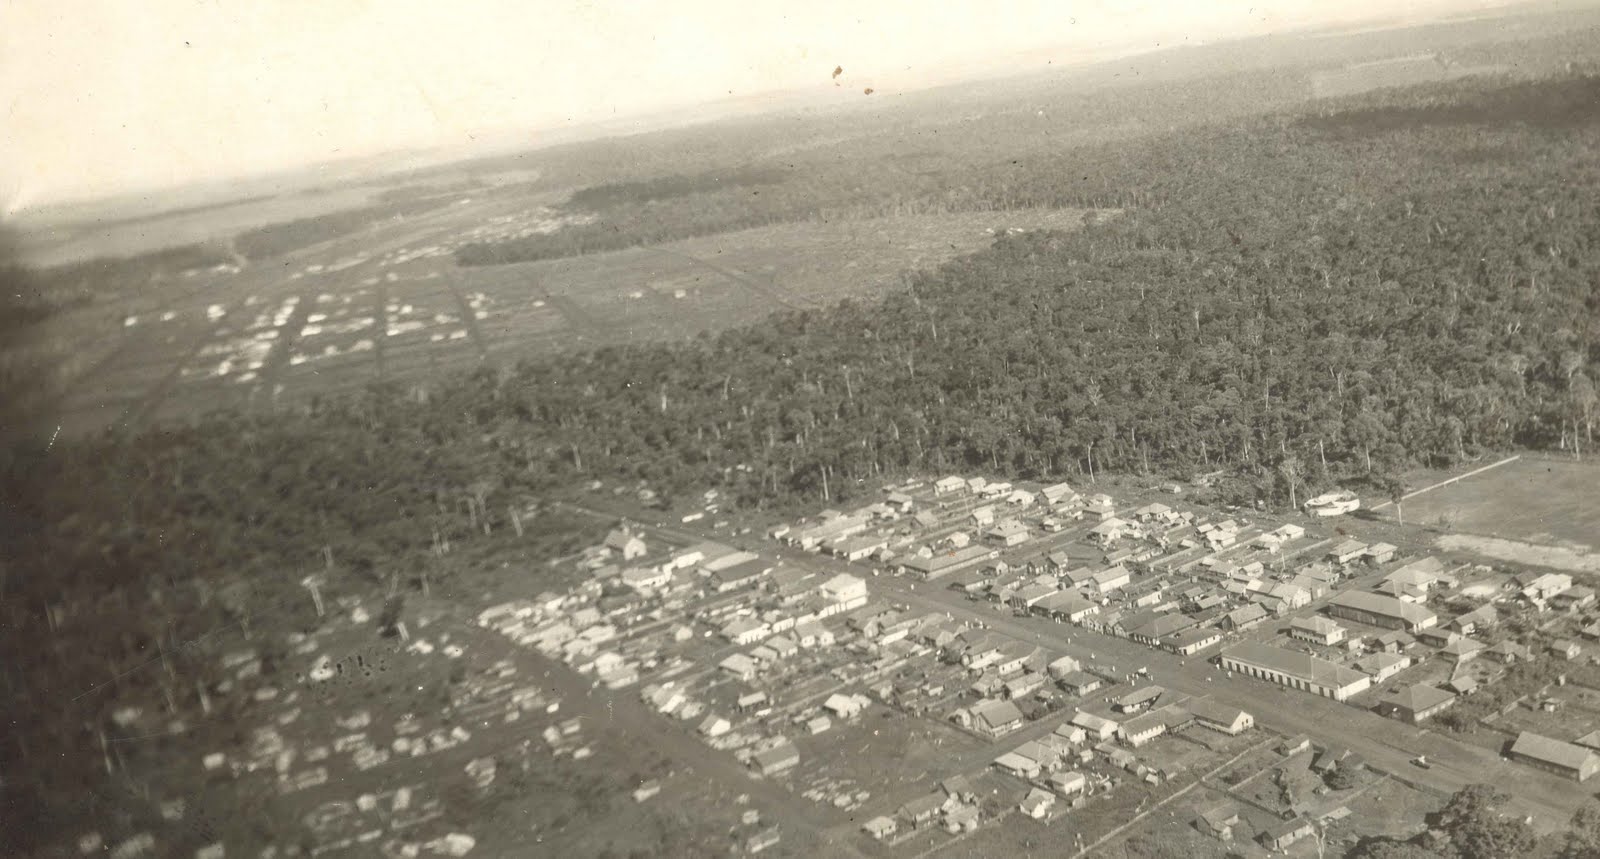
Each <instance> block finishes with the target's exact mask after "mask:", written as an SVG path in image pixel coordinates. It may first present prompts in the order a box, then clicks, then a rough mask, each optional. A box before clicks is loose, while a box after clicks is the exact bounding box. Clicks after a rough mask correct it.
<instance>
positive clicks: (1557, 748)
mask: <svg viewBox="0 0 1600 859" xmlns="http://www.w3.org/2000/svg"><path fill="white" fill-rule="evenodd" d="M1511 753H1512V754H1514V755H1524V756H1526V757H1530V758H1533V759H1534V760H1539V761H1545V762H1547V763H1552V764H1557V765H1559V766H1563V767H1566V768H1568V769H1574V770H1576V769H1581V768H1582V767H1583V766H1584V765H1585V764H1587V763H1588V761H1589V759H1590V758H1592V757H1594V752H1591V751H1589V750H1588V749H1586V748H1584V747H1582V746H1579V745H1574V744H1572V743H1564V742H1562V741H1560V740H1553V739H1551V738H1549V737H1543V736H1540V735H1538V734H1530V733H1528V732H1527V731H1523V732H1522V733H1520V734H1518V735H1517V740H1516V742H1514V743H1512V744H1511Z"/></svg>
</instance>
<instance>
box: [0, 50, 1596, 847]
mask: <svg viewBox="0 0 1600 859" xmlns="http://www.w3.org/2000/svg"><path fill="white" fill-rule="evenodd" d="M1596 85H1597V81H1596V79H1594V78H1589V77H1583V76H1571V77H1568V78H1565V79H1562V80H1558V81H1555V82H1553V83H1552V84H1551V86H1552V87H1556V88H1558V89H1560V91H1562V92H1567V91H1569V90H1570V89H1571V88H1579V89H1580V90H1582V89H1583V88H1588V91H1593V89H1594V88H1595V87H1596ZM1515 86H1519V85H1518V84H1499V85H1486V84H1484V83H1483V82H1464V83H1463V82H1457V83H1453V84H1449V85H1439V86H1433V87H1424V88H1419V89H1414V90H1408V91H1405V92H1401V93H1386V94H1373V95H1369V96H1363V97H1359V98H1353V99H1349V100H1346V101H1344V102H1341V103H1340V104H1339V105H1338V106H1337V107H1338V109H1337V110H1335V109H1322V110H1319V111H1317V112H1315V113H1312V114H1306V113H1290V112H1283V113H1276V114H1270V115H1267V116H1263V117H1257V118H1253V119H1247V120H1230V121H1227V122H1222V123H1217V124H1214V125H1212V126H1208V127H1203V128H1198V129H1190V130H1187V131H1186V132H1185V133H1182V134H1172V135H1168V136H1163V137H1157V138H1150V139H1145V140H1137V141H1131V142H1128V143H1126V144H1123V145H1115V146H1112V145H1108V146H1098V147H1087V148H1082V149H1076V150H1069V151H1062V152H1057V153H1048V154H1044V155H1039V156H1037V157H1033V158H1029V159H1026V160H1024V159H1018V163H1016V164H1011V163H1009V162H1008V163H1005V164H999V165H995V166H994V167H993V168H992V169H990V170H988V171H986V172H984V173H982V174H979V175H977V176H976V177H975V178H974V179H973V181H972V182H971V183H970V186H969V190H968V191H967V192H966V193H970V194H972V195H973V199H983V200H987V201H990V202H992V201H993V200H997V199H1005V200H1015V201H1020V202H1021V203H1023V204H1027V205H1040V206H1049V205H1070V206H1076V207H1106V208H1119V209H1122V210H1123V211H1122V213H1121V214H1120V216H1118V217H1115V218H1110V219H1105V220H1102V221H1101V222H1099V223H1097V224H1095V225H1094V226H1091V227H1088V228H1086V229H1084V230H1082V231H1079V232H1074V233H1070V234H1062V233H1050V232H1041V233H1025V234H1016V235H1003V236H1001V237H999V238H998V239H997V240H996V242H995V243H994V245H993V246H992V247H990V248H988V249H986V250H984V251H982V252H979V253H976V254H973V255H970V256H967V257H964V258H961V259H957V260H955V261H952V262H950V263H949V264H947V265H944V266H942V267H940V268H939V269H937V270H934V271H928V272H923V273H920V274H917V275H914V276H912V277H910V278H908V282H907V284H906V286H905V288H903V289H900V290H898V291H895V292H893V293H891V294H889V295H887V296H885V297H884V298H883V299H882V300H880V301H874V302H870V303H864V302H857V301H846V302H843V303H841V304H840V305H838V306H837V307H833V308H829V309H825V310H820V311H807V312H794V313H784V314H779V315H776V316H773V317H771V318H770V319H768V320H766V321H764V322H761V323H759V324H756V325H752V326H748V327H745V328H741V329H736V330H731V331H727V332H723V333H721V334H717V335H705V336H701V337H699V338H696V339H694V340H692V341H688V342H683V343H672V344H654V345H632V346H621V347H607V348H602V349H599V350H596V351H593V352H585V353H580V354H573V355H566V356H556V357H547V358H541V359H537V360H528V361H525V362H523V363H521V364H519V365H517V366H515V367H510V368H504V369H501V370H495V369H489V368H485V369H481V370H478V371H476V372H474V373H471V374H468V375H465V376H460V377H456V378H452V379H449V380H445V381H442V382H439V383H436V384H432V385H428V386H424V387H422V388H420V389H419V388H405V387H401V386H396V385H375V386H373V387H371V388H370V389H368V390H365V391H362V392H358V393H354V394H351V395H346V396H330V397H321V398H318V399H316V400H314V401H312V402H310V403H309V404H307V405H306V406H305V407H303V408H296V409H294V410H285V411H281V412H278V413H273V414H257V415H240V414H217V415H212V416H208V417H206V418H203V419H201V420H199V421H197V422H196V423H194V424H193V425H186V426H174V427H162V428H159V429H157V430H155V431H152V432H149V433H147V434H145V435H142V436H138V437H133V438H123V437H116V436H110V435H108V436H105V437H102V438H98V439H89V440H81V441H76V440H74V441H68V440H60V441H57V442H55V443H54V444H47V443H46V441H47V440H44V439H41V440H39V443H38V444H37V445H35V446H33V447H31V448H21V449H14V450H13V451H11V454H10V457H9V459H8V460H7V462H6V463H5V465H6V469H5V474H4V484H3V487H0V488H3V493H4V495H3V501H4V510H5V514H6V515H5V516H3V517H0V523H3V527H4V528H5V529H6V530H5V531H4V533H0V538H3V539H0V559H3V565H0V574H3V584H0V589H3V594H4V597H5V599H4V603H3V604H0V617H3V619H4V623H3V624H0V643H3V646H4V648H5V652H7V653H8V654H14V657H13V658H12V659H10V660H8V664H7V665H5V666H0V682H3V683H4V691H5V693H6V694H7V696H8V700H10V701H11V702H13V706H14V707H19V708H21V709H22V710H23V711H24V712H32V713H34V714H37V715H38V717H39V718H37V719H35V720H32V721H27V722H25V723H23V724H22V725H21V727H19V728H18V730H16V731H15V732H13V733H12V735H11V736H10V737H9V738H8V739H7V740H6V742H5V743H4V744H3V746H0V768H3V769H4V771H5V772H6V773H8V777H7V779H6V782H5V786H4V791H5V794H4V796H5V801H6V803H7V804H8V805H10V806H11V807H12V809H14V810H16V809H20V810H24V811H28V812H30V813H31V812H35V811H37V812H39V813H47V812H48V810H49V808H50V807H51V804H52V803H53V802H57V801H62V802H66V801H70V800H71V798H72V797H73V796H74V795H75V792H76V791H78V790H79V789H80V788H81V787H82V786H83V785H84V784H89V783H92V782H93V780H94V779H96V778H98V777H100V775H103V772H104V769H103V768H104V766H105V762H104V761H103V760H102V757H103V756H102V754H101V752H100V751H99V748H98V744H97V742H96V731H98V730H101V729H103V726H104V724H105V718H106V715H107V712H106V708H109V707H110V706H111V703H112V702H113V701H115V700H118V699H119V698H120V699H126V698H128V697H130V696H132V697H139V696H145V697H146V698H148V699H149V700H150V701H152V702H153V706H156V707H163V706H165V707H169V708H171V709H172V710H174V711H175V712H176V711H189V710H192V709H193V708H194V707H195V706H196V702H197V701H198V700H200V698H201V697H202V695H203V689H204V687H205V684H206V683H207V682H209V681H208V676H207V675H206V674H205V673H204V672H205V671H206V670H207V669H206V668H205V666H206V665H209V664H212V662H214V659H211V658H209V657H210V655H211V654H208V652H207V651H206V649H205V648H206V645H205V644H204V642H206V641H207V640H208V639H207V638H206V636H207V634H208V633H209V632H210V631H212V630H215V629H218V628H224V627H225V628H239V629H241V630H242V629H243V628H246V627H249V628H252V629H256V630H263V631H275V632H281V631H282V630H284V629H293V628H302V627H304V626H305V625H314V624H315V623H316V619H315V614H314V613H313V612H312V610H311V607H310V601H309V600H308V599H307V598H306V595H305V592H304V590H303V589H302V588H301V586H300V581H301V580H302V578H303V577H304V576H305V575H306V574H307V573H308V572H313V571H321V572H322V573H323V574H325V575H327V576H328V577H329V579H330V581H329V584H328V586H327V587H328V588H329V589H330V592H333V593H337V592H340V591H341V589H343V592H347V593H367V592H371V591H374V590H381V589H384V588H387V587H393V586H394V585H395V583H397V582H398V584H399V586H401V587H407V588H418V589H421V588H426V587H428V584H429V582H430V581H431V579H430V578H429V577H430V576H432V575H438V574H439V571H440V568H441V563H442V562H441V561H440V558H441V554H440V547H441V545H442V544H446V543H453V544H456V545H463V544H466V543H467V542H469V541H480V542H479V545H485V546H492V545H495V544H493V542H492V541H494V540H499V539H509V537H507V535H509V534H512V533H521V532H522V531H523V529H524V527H525V525H526V523H523V522H522V521H520V519H519V516H518V514H517V513H516V512H515V511H517V510H520V509H525V505H526V504H527V503H528V502H529V501H530V500H538V499H549V498H552V497H557V496H559V495H561V494H562V493H565V492H568V491H570V490H571V489H572V488H573V487H575V486H580V485H582V484H583V483H586V482H588V481H592V480H601V481H602V482H604V483H605V484H607V485H610V486H619V485H620V486H627V487H633V486H638V485H641V484H642V485H647V486H649V487H651V488H653V489H654V490H656V491H657V492H658V493H661V494H662V495H663V496H664V497H665V498H667V499H668V500H669V502H670V501H671V500H673V499H675V498H684V497H688V496H689V495H691V494H692V493H698V492H699V491H702V490H704V489H708V488H713V487H715V488H719V489H721V490H722V492H723V495H724V496H725V497H726V498H728V499H729V502H728V503H732V504H735V505H738V506H741V507H748V508H755V507H765V508H780V509H782V510H785V511H790V510H794V509H800V508H808V509H815V508H816V507H817V506H819V505H820V504H821V503H825V502H826V503H832V502H837V501H845V500H848V499H850V498H852V497H859V496H861V495H864V494H867V493H871V492H874V491H876V487H877V486H878V485H880V484H881V482H882V481H883V480H885V479H887V478H889V477H891V476H897V475H901V474H907V473H930V472H945V471H979V470H981V471H983V472H986V473H991V474H996V475H1005V476H1009V477H1016V478H1037V479H1048V480H1058V479H1067V480H1091V479H1094V478H1095V477H1096V476H1099V475H1103V474H1107V473H1122V474H1130V473H1131V474H1148V475H1155V476H1169V475H1170V476H1188V475H1190V474H1192V473H1194V472H1196V471H1207V472H1210V471H1217V470H1222V471H1225V472H1226V473H1228V474H1229V475H1230V476H1231V478H1232V481H1231V483H1230V484H1229V485H1228V488H1227V489H1226V492H1227V493H1228V494H1229V495H1230V497H1233V498H1234V499H1236V500H1239V501H1244V502H1260V503H1262V504H1268V505H1276V504H1285V503H1291V502H1293V501H1296V500H1298V499H1302V498H1304V497H1306V495H1308V494H1309V493H1312V492H1315V491H1317V490H1320V489H1323V488H1327V487H1332V486H1362V485H1374V484H1376V483H1380V482H1381V481H1383V480H1384V479H1385V478H1387V477H1388V476H1389V475H1392V474H1393V473H1394V472H1396V471H1398V470H1400V469H1403V468H1406V467H1408V466H1410V465H1413V464H1417V463H1426V464H1431V465H1448V464H1451V463H1456V462H1461V461H1466V460H1473V459H1476V458H1478V457H1482V456H1485V455H1489V454H1490V453H1491V452H1497V451H1500V450H1506V449H1511V448H1519V447H1529V448H1541V449H1565V450H1568V451H1570V452H1572V453H1575V454H1577V453H1581V452H1582V451H1585V450H1587V449H1588V446H1589V444H1590V442H1591V432H1592V423H1593V419H1594V415H1595V411H1596V404H1595V395H1594V384H1593V379H1594V378H1595V373H1596V370H1597V368H1596V366H1595V364H1596V359H1597V357H1600V356H1597V352H1596V349H1595V333H1596V332H1595V326H1596V324H1597V322H1600V291H1597V290H1596V288H1595V285H1596V283H1600V253H1597V250H1600V249H1597V248H1596V247H1595V244H1596V242H1600V193H1597V192H1600V169H1597V168H1596V166H1595V165H1594V163H1593V159H1592V157H1590V154H1591V153H1592V152H1593V151H1594V149H1595V146H1596V144H1597V143H1600V115H1596V110H1595V109H1594V108H1592V107H1591V109H1590V110H1589V113H1587V114H1585V115H1584V116H1582V117H1579V118H1578V119H1576V120H1571V121H1567V122H1563V123H1541V122H1535V121H1523V122H1520V123H1517V124H1500V123H1496V122H1494V121H1493V120H1492V117H1488V116H1484V117H1478V118H1475V119H1474V118H1468V119H1461V118H1459V117H1458V116H1457V115H1456V114H1457V113H1459V111H1458V110H1457V107H1456V106H1459V105H1462V104H1468V105H1470V104H1475V103H1478V101H1481V100H1483V99H1490V100H1493V99H1505V98H1508V96H1507V94H1506V93H1507V88H1508V87H1515ZM1542 92H1543V91H1542V90H1540V89H1538V88H1533V89H1529V90H1526V91H1522V92H1520V93H1519V94H1517V95H1516V98H1517V99H1519V100H1522V101H1527V100H1534V101H1537V100H1538V99H1539V98H1540V97H1541V93H1542ZM1549 103H1550V104H1552V105H1554V104H1561V105H1564V107H1563V108H1562V109H1563V110H1567V109H1574V108H1575V104H1574V102H1573V101H1572V100H1571V99H1569V98H1567V97H1566V96H1562V97H1560V98H1557V99H1552V100H1551V101H1550V102H1549ZM1591 104H1594V102H1591ZM1551 109H1552V110H1554V109H1555V108H1554V107H1552V108H1551ZM1370 111H1391V112H1392V111H1401V112H1402V113H1403V115H1404V116H1406V117H1407V120H1406V121H1405V122H1402V123H1393V122H1387V121H1381V122H1380V121H1374V120H1372V119H1371V115H1372V114H1371V113H1370ZM1463 123H1466V124H1465V125H1464V124H1463ZM1464 129H1468V130H1470V132H1471V133H1463V130H1464ZM779 187H783V186H779ZM419 390H421V391H425V392H426V396H418V391H419ZM544 515H548V514H544ZM545 521H546V522H547V523H555V524H556V525H557V527H553V528H551V529H549V530H547V531H545V532H543V533H542V535H541V536H540V537H539V540H540V542H539V544H538V548H537V551H536V552H535V551H533V550H529V551H530V553H531V554H530V556H529V557H530V563H532V562H533V561H534V559H535V556H537V555H541V554H556V553H559V552H561V551H567V550H570V549H571V548H572V546H573V543H571V542H563V537H562V535H563V534H568V535H569V536H570V535H571V534H572V533H574V532H576V531H577V530H578V529H577V527H576V526H575V525H570V524H562V523H559V522H558V521H557V520H553V519H547V520H545ZM573 539H576V538H573ZM196 642H200V644H196ZM152 665H155V666H160V667H159V668H155V669H151V670H139V669H141V667H144V668H148V667H149V666H152ZM180 678H182V682H180ZM196 678H198V681H197V680H196ZM196 682H198V683H199V686H198V688H197V687H196V685H195V684H196ZM46 761H48V762H50V763H49V765H48V766H46V765H45V763H44V762H46ZM13 819H21V818H17V817H13Z"/></svg>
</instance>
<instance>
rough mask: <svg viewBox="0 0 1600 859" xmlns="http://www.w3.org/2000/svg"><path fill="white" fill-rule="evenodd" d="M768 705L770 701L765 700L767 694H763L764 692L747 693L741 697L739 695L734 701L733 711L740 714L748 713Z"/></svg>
mask: <svg viewBox="0 0 1600 859" xmlns="http://www.w3.org/2000/svg"><path fill="white" fill-rule="evenodd" d="M769 703H771V701H770V699H768V698H767V693H765V692H747V693H745V694H743V695H740V696H739V697H738V698H737V699H736V700H735V701H734V703H733V707H734V709H735V710H738V711H739V712H741V713H748V712H750V711H751V710H755V709H758V708H760V707H764V706H766V705H767V704H769Z"/></svg>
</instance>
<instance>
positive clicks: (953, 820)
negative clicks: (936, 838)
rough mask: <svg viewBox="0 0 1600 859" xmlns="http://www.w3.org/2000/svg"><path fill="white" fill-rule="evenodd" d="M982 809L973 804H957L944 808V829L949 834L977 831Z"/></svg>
mask: <svg viewBox="0 0 1600 859" xmlns="http://www.w3.org/2000/svg"><path fill="white" fill-rule="evenodd" d="M981 815H982V811H981V810H980V809H979V807H978V806H977V805H975V804H968V805H957V806H955V807H953V808H949V809H946V810H945V813H944V831H945V832H948V833H950V834H951V835H960V834H961V833H963V832H977V831H978V825H979V824H980V823H981V822H982V820H981Z"/></svg>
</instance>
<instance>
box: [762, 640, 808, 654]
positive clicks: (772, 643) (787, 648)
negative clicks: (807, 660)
mask: <svg viewBox="0 0 1600 859" xmlns="http://www.w3.org/2000/svg"><path fill="white" fill-rule="evenodd" d="M764 646H765V647H766V648H767V649H768V650H771V651H772V653H773V655H774V656H776V657H778V658H779V659H788V658H789V657H791V656H793V655H795V654H796V653H798V652H799V651H800V645H798V644H796V643H795V641H794V639H792V638H790V637H789V636H787V635H774V636H773V637H771V638H769V639H767V641H766V644H765V645H764Z"/></svg>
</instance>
